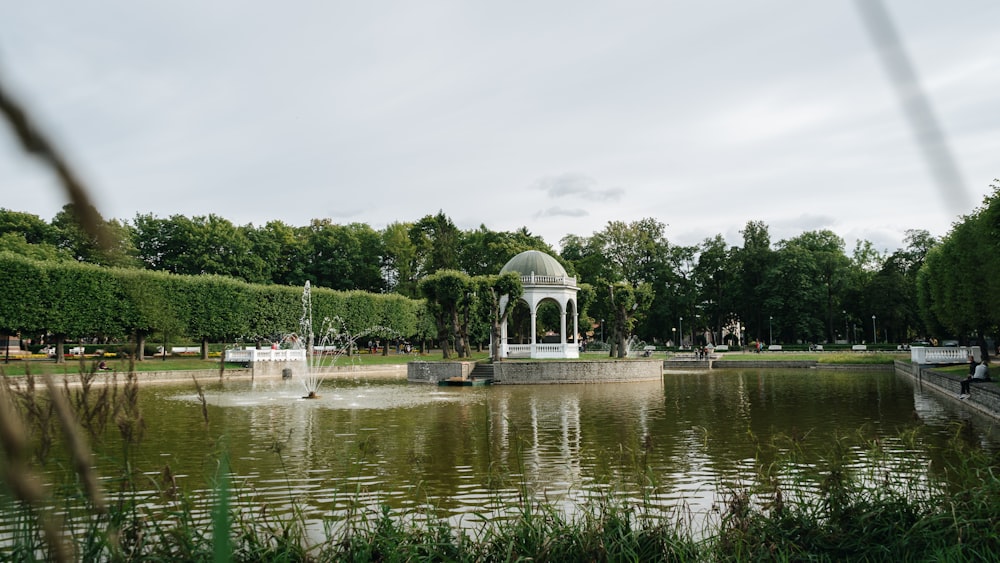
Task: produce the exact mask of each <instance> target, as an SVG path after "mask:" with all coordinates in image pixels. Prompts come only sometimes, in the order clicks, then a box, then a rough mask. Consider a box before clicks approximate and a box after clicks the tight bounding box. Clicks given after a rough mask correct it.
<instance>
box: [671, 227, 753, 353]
mask: <svg viewBox="0 0 1000 563" xmlns="http://www.w3.org/2000/svg"><path fill="white" fill-rule="evenodd" d="M735 273H736V272H735V267H734V265H733V264H732V256H731V253H730V251H729V249H728V247H727V246H726V241H725V239H724V238H722V235H716V236H715V237H714V238H711V239H705V240H704V241H703V242H702V244H701V247H700V249H699V252H698V262H697V264H696V265H695V266H694V268H693V270H692V279H693V281H694V284H695V286H696V287H697V291H698V294H699V298H698V299H697V301H698V302H699V303H700V304H701V312H702V315H703V316H704V320H705V322H706V325H707V326H710V327H711V328H712V332H713V334H717V335H719V338H720V339H721V338H722V330H723V328H724V327H726V326H728V325H729V321H730V320H731V317H732V314H733V313H732V311H733V300H734V293H735V290H734V289H733V287H732V286H733V284H734V277H735ZM668 325H669V323H668V324H667V325H664V326H668ZM719 342H721V340H720V341H717V342H716V343H719Z"/></svg>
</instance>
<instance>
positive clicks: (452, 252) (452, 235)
mask: <svg viewBox="0 0 1000 563" xmlns="http://www.w3.org/2000/svg"><path fill="white" fill-rule="evenodd" d="M409 235H410V241H411V242H412V243H413V246H414V248H416V251H417V259H416V264H417V267H416V269H415V271H414V275H415V276H416V277H417V278H418V279H419V278H422V277H424V276H426V275H429V274H433V273H434V272H437V271H438V270H458V269H459V263H458V253H459V247H460V245H461V243H462V232H461V231H459V230H458V227H456V226H455V224H454V223H452V221H451V219H449V218H448V216H447V215H445V214H444V212H443V211H438V213H437V215H427V216H425V217H424V218H423V219H421V220H419V221H417V222H416V223H414V224H413V226H412V227H411V228H410V233H409Z"/></svg>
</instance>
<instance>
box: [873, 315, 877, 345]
mask: <svg viewBox="0 0 1000 563" xmlns="http://www.w3.org/2000/svg"><path fill="white" fill-rule="evenodd" d="M872 344H878V332H876V331H875V315H872Z"/></svg>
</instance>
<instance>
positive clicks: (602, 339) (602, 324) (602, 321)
mask: <svg viewBox="0 0 1000 563" xmlns="http://www.w3.org/2000/svg"><path fill="white" fill-rule="evenodd" d="M601 344H604V319H601Z"/></svg>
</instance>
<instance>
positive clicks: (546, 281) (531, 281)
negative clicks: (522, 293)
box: [521, 274, 576, 287]
mask: <svg viewBox="0 0 1000 563" xmlns="http://www.w3.org/2000/svg"><path fill="white" fill-rule="evenodd" d="M521 283H522V284H524V285H562V286H569V287H571V286H575V285H576V278H571V277H568V276H536V275H535V274H530V275H527V276H521Z"/></svg>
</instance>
